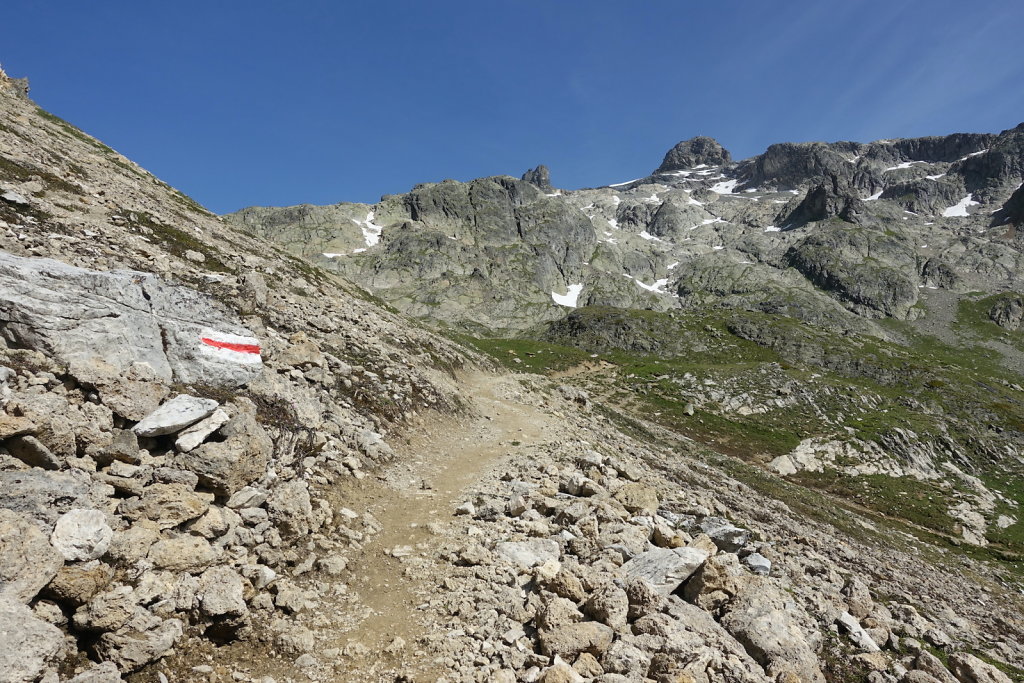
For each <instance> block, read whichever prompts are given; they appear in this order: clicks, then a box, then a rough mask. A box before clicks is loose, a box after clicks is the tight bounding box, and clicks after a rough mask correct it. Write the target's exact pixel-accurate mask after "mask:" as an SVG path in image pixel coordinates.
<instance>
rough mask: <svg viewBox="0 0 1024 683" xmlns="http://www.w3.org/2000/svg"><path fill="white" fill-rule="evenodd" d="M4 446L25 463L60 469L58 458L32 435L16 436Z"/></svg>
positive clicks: (48, 468) (47, 468) (46, 468)
mask: <svg viewBox="0 0 1024 683" xmlns="http://www.w3.org/2000/svg"><path fill="white" fill-rule="evenodd" d="M4 447H5V448H6V449H7V451H8V452H9V453H10V454H11V455H13V456H14V457H15V458H17V459H18V460H21V461H22V462H23V463H25V464H26V465H32V466H33V467H41V468H43V469H44V470H57V469H60V465H61V463H60V460H59V459H58V458H57V457H56V456H55V455H54V454H53V453H51V452H50V449H49V448H47V447H46V446H45V445H43V444H42V443H41V442H40V441H39V439H37V438H36V437H34V436H31V435H25V436H16V437H14V438H12V439H9V440H8V441H7V442H6V443H5V444H4Z"/></svg>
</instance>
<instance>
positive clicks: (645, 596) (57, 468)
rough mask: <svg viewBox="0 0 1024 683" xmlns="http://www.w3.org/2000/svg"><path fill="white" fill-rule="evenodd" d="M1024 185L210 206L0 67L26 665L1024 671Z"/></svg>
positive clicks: (948, 145)
mask: <svg viewBox="0 0 1024 683" xmlns="http://www.w3.org/2000/svg"><path fill="white" fill-rule="evenodd" d="M654 161H656V160H652V165H653V162H654ZM1022 176H1024V125H1022V126H1018V127H1017V128H1015V129H1011V130H1008V131H1004V132H1002V133H998V134H958V135H951V136H947V137H936V138H920V139H913V140H884V141H878V142H873V143H867V144H865V143H855V142H840V143H829V144H826V143H801V144H788V143H787V144H778V145H773V146H771V147H769V148H768V149H767V150H766V151H765V153H764V154H762V155H760V156H757V157H754V158H752V159H747V160H743V161H738V162H737V161H734V160H733V159H732V157H731V155H730V154H729V152H728V151H727V150H725V149H724V148H723V147H722V146H721V145H720V144H718V143H717V142H716V141H715V140H713V139H711V138H707V137H697V138H693V139H691V140H687V141H684V142H681V143H679V144H678V145H676V146H675V147H673V148H672V149H671V150H669V151H668V153H667V154H666V155H665V157H664V159H663V161H662V162H661V165H660V166H658V168H657V169H656V170H655V171H654V173H653V174H652V175H651V176H649V177H646V178H641V179H637V180H632V181H628V182H625V183H618V184H612V185H608V186H606V187H601V188H594V189H584V190H572V191H570V190H564V189H557V188H556V186H554V185H553V184H552V182H553V181H552V175H551V173H550V171H549V170H548V169H547V168H546V167H544V166H538V167H537V168H535V169H532V170H530V171H528V172H526V173H525V174H524V175H523V176H522V178H520V179H516V178H514V177H510V176H500V177H494V178H484V179H480V180H475V181H472V182H469V183H459V182H454V181H445V182H441V183H432V184H425V185H419V186H417V187H415V188H413V189H412V190H411V191H410V192H409V193H407V194H404V195H394V196H386V197H383V198H382V199H381V201H380V202H379V203H377V204H375V205H372V206H368V205H361V204H348V203H342V204H336V205H332V206H326V207H318V206H309V205H304V206H297V207H289V208H250V209H245V210H243V211H240V212H238V213H236V214H232V215H230V216H217V215H214V214H212V213H210V212H209V211H207V210H205V209H204V208H203V207H202V206H200V205H198V204H197V203H195V202H194V201H192V200H191V199H190V198H188V197H187V196H185V195H184V194H182V193H180V192H178V191H177V190H175V189H174V188H171V187H170V186H168V185H167V184H165V183H163V182H161V181H160V180H159V179H157V178H155V177H154V176H152V175H151V174H149V173H148V172H146V171H145V170H144V169H142V168H140V167H139V166H137V165H136V164H134V163H133V162H131V161H130V160H129V159H127V158H125V157H124V156H122V155H121V154H119V153H117V152H116V151H114V150H112V149H111V148H109V147H107V146H106V145H104V144H103V143H102V142H100V141H98V140H96V139H94V138H92V137H90V136H89V135H87V134H86V133H84V132H82V131H81V130H79V129H77V128H75V127H74V126H73V125H71V124H70V123H67V122H65V121H63V120H61V119H59V118H57V117H55V116H53V115H51V114H49V113H48V112H46V111H44V110H42V109H40V108H38V107H37V106H36V105H35V104H34V103H33V102H32V101H31V100H30V99H29V98H28V86H27V82H25V81H24V80H15V79H11V78H8V77H7V76H6V75H5V74H3V73H2V72H0V681H5V682H6V681H11V682H17V683H33V682H37V681H46V683H59V682H61V681H68V682H74V683H114V682H117V681H130V682H133V683H141V682H142V681H207V682H218V681H243V682H245V681H248V682H253V683H286V682H299V681H324V682H327V681H447V682H449V683H454V682H455V681H497V682H502V683H506V682H507V683H511V682H514V681H544V682H547V683H553V682H563V681H599V682H603V683H631V682H636V683H647V682H656V683H668V682H673V683H677V682H692V683H705V682H712V681H716V682H717V681H722V682H724V681H730V682H735V681H750V682H752V683H753V682H766V681H771V682H774V683H791V682H797V681H804V682H814V683H819V682H826V681H828V682H839V681H868V682H870V683H896V682H898V681H910V682H917V683H927V682H934V681H939V682H941V683H990V682H991V683H1005V682H1007V681H1022V680H1024V644H1022V643H1024V619H1022V617H1021V614H1022V611H1024V597H1022V596H1024V522H1022V514H1021V511H1020V505H1021V504H1022V502H1024V475H1022V465H1024V459H1022V452H1021V450H1022V448H1024V377H1022V371H1024V355H1022V354H1024V336H1022V335H1024V331H1022V328H1024V285H1022V283H1021V278H1022V275H1021V273H1022V271H1021V267H1020V266H1021V255H1022V252H1021V247H1022V242H1021V240H1020V238H1019V237H1018V233H1017V229H1018V227H1019V226H1020V225H1021V221H1022V217H1024V199H1022V197H1024V194H1022V192H1024V190H1022V189H1021V183H1022V180H1024V178H1022Z"/></svg>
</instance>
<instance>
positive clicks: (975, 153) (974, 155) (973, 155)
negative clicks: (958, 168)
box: [957, 148, 988, 161]
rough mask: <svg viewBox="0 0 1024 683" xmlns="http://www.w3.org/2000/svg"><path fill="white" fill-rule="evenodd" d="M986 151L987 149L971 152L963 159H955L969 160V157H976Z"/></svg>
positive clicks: (960, 159)
mask: <svg viewBox="0 0 1024 683" xmlns="http://www.w3.org/2000/svg"><path fill="white" fill-rule="evenodd" d="M987 151H988V149H987V148H986V149H983V150H981V151H980V152H972V153H970V154H968V155H967V156H965V157H960V158H959V159H957V161H964V160H965V159H970V158H971V157H976V156H978V155H979V154H984V153H985V152H987Z"/></svg>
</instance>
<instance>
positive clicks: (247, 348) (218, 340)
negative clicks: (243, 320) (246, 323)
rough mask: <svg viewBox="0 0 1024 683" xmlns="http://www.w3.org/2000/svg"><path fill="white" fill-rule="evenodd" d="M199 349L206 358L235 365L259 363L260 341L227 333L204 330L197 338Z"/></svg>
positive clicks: (260, 360)
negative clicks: (210, 357)
mask: <svg viewBox="0 0 1024 683" xmlns="http://www.w3.org/2000/svg"><path fill="white" fill-rule="evenodd" d="M199 348H200V350H202V352H203V353H204V354H206V355H208V356H213V357H215V358H219V359H222V360H226V361H232V362H235V363H251V364H255V363H261V362H262V359H261V358H260V340H259V339H256V337H242V336H239V335H237V334H230V333H228V332H218V331H216V330H209V329H204V330H203V331H202V334H200V336H199Z"/></svg>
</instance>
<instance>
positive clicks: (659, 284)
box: [633, 278, 668, 294]
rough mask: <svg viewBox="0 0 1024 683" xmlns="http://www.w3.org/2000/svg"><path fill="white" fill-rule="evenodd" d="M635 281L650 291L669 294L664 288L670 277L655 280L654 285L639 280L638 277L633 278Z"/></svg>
mask: <svg viewBox="0 0 1024 683" xmlns="http://www.w3.org/2000/svg"><path fill="white" fill-rule="evenodd" d="M633 281H634V282H635V283H637V284H638V285H640V286H641V287H643V288H644V289H646V290H647V291H648V292H654V293H656V294H668V292H666V291H665V290H664V289H663V287H664V286H665V285H667V284H668V278H664V279H661V280H655V281H654V284H653V285H648V284H644V283H643V282H641V281H640V280H637V279H636V278H633Z"/></svg>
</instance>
